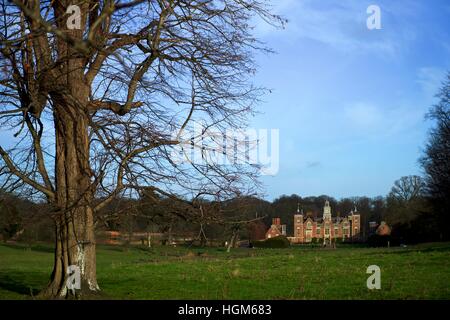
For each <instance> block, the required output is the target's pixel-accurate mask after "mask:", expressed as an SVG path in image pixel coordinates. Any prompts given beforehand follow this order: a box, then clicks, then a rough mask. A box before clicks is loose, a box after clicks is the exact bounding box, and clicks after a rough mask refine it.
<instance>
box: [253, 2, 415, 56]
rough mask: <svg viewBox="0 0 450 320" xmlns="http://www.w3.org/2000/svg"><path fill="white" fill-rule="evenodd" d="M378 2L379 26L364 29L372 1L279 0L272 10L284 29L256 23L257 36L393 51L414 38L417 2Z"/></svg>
mask: <svg viewBox="0 0 450 320" xmlns="http://www.w3.org/2000/svg"><path fill="white" fill-rule="evenodd" d="M378 2H381V4H380V7H381V17H382V30H368V29H367V26H366V20H367V17H368V14H367V13H366V9H367V7H368V6H369V5H370V4H373V1H365V0H364V1H359V0H358V1H355V0H354V1H330V0H325V1H312V0H303V1H294V0H281V1H278V2H277V4H276V5H275V8H274V10H275V12H276V13H278V14H281V15H283V16H285V17H286V18H287V19H288V20H289V23H288V25H287V27H286V30H285V31H277V30H274V29H273V28H270V27H267V26H266V25H264V23H258V24H257V28H256V31H257V32H258V33H259V35H260V36H269V35H273V33H274V32H275V34H276V36H277V37H284V38H289V39H290V40H292V41H296V40H298V39H309V40H313V41H317V42H320V43H322V44H325V45H328V46H330V47H333V48H335V49H337V50H340V51H345V52H358V51H359V52H361V51H364V52H367V51H369V50H370V51H374V52H378V53H380V54H383V55H389V56H393V55H396V54H397V53H398V52H399V51H400V50H401V49H402V48H403V47H404V46H405V45H406V44H407V43H408V42H409V41H411V40H413V39H414V38H415V33H414V32H413V31H412V30H414V28H412V27H411V26H412V24H413V23H414V22H413V20H414V18H415V17H416V15H417V12H418V11H420V9H419V7H418V5H417V4H412V5H408V6H406V5H405V4H404V3H403V4H400V5H399V4H395V3H393V1H388V2H386V1H378Z"/></svg>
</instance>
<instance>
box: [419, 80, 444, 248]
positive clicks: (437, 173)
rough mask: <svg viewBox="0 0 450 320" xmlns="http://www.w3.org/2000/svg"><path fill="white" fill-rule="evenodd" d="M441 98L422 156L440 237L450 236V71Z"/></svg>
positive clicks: (432, 117) (429, 196)
mask: <svg viewBox="0 0 450 320" xmlns="http://www.w3.org/2000/svg"><path fill="white" fill-rule="evenodd" d="M437 97H438V98H439V102H438V103H437V104H436V105H435V106H433V107H432V108H431V110H430V112H429V113H428V115H427V117H428V118H429V119H430V120H432V121H433V122H434V126H433V128H432V129H431V131H430V134H429V139H428V143H427V144H426V146H425V150H424V153H423V156H422V157H421V159H420V163H421V164H422V166H423V168H424V171H425V181H426V193H427V196H428V198H429V203H430V205H431V206H432V210H433V214H434V216H435V221H436V224H437V225H438V227H439V233H440V238H441V239H442V240H449V239H450V72H448V73H447V76H446V79H445V81H444V83H443V85H442V88H441V89H440V91H439V93H438V94H437Z"/></svg>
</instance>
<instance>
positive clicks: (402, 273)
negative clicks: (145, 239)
mask: <svg viewBox="0 0 450 320" xmlns="http://www.w3.org/2000/svg"><path fill="white" fill-rule="evenodd" d="M52 259H53V254H52V250H51V248H49V247H46V246H34V247H32V248H31V250H30V249H27V248H25V247H23V246H11V245H0V299H8V298H9V299H29V298H31V296H30V292H33V293H34V294H35V293H36V292H38V290H40V289H41V288H42V287H43V286H45V284H46V282H47V280H48V277H49V274H50V272H51V266H52ZM97 263H98V280H99V284H100V286H101V288H102V290H103V293H104V294H105V295H106V297H108V298H112V299H116V298H117V299H450V286H449V284H450V243H444V244H425V245H420V246H415V247H409V248H391V249H369V248H349V247H344V248H338V249H337V250H330V249H313V248H298V247H296V248H291V249H236V250H234V252H233V253H232V254H227V253H225V252H224V251H222V250H219V249H204V250H200V249H191V250H189V249H185V248H165V247H159V248H154V249H150V250H149V249H140V248H131V249H128V250H126V249H124V248H120V247H107V246H101V247H100V248H99V249H98V257H97ZM371 264H376V265H378V266H380V268H381V286H382V288H381V290H374V291H370V290H368V289H367V288H366V279H367V277H368V276H369V275H367V274H366V268H367V266H369V265H371Z"/></svg>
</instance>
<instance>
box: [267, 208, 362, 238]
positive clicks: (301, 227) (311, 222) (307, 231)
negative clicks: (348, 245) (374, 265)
mask: <svg viewBox="0 0 450 320" xmlns="http://www.w3.org/2000/svg"><path fill="white" fill-rule="evenodd" d="M279 220H280V219H279V218H276V219H274V220H273V221H274V223H273V224H272V226H271V227H270V229H269V230H268V231H267V233H266V238H272V237H274V236H278V235H280V234H281V229H280V228H279V226H280V225H281V222H280V221H279ZM360 233H361V216H360V214H359V213H357V212H356V211H352V212H350V214H349V215H348V216H347V217H344V218H339V217H334V218H333V217H332V216H331V206H330V203H329V202H328V201H326V202H325V206H324V210H323V217H322V218H320V219H314V218H312V217H310V216H305V215H304V214H303V212H300V211H299V210H297V213H296V214H295V215H294V235H293V237H289V240H290V241H291V242H292V243H309V242H312V241H316V242H317V241H320V242H323V243H325V244H326V243H331V242H334V241H336V240H340V241H351V240H360Z"/></svg>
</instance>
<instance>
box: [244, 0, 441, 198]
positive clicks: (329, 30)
mask: <svg viewBox="0 0 450 320" xmlns="http://www.w3.org/2000/svg"><path fill="white" fill-rule="evenodd" d="M273 4H274V11H275V12H276V13H278V14H281V15H283V16H284V17H285V18H287V19H288V20H289V23H288V24H287V26H286V28H285V30H277V29H274V28H272V27H270V26H267V25H265V24H264V23H262V22H257V23H256V29H255V32H256V34H257V36H258V37H259V38H260V39H261V40H263V41H265V42H266V44H267V45H268V46H269V47H271V48H273V49H274V50H275V51H276V52H277V54H275V55H263V54H261V55H259V56H258V58H257V63H258V65H259V73H258V75H257V78H256V80H255V82H256V83H257V84H258V85H262V86H265V87H269V88H271V89H273V91H272V93H271V94H269V95H267V96H266V97H265V98H264V103H262V104H261V105H260V106H259V111H260V112H261V114H260V115H258V116H257V117H255V118H254V119H253V121H252V126H254V127H256V128H279V130H280V169H279V172H278V174H277V175H275V176H267V177H263V179H262V180H263V182H264V184H265V186H266V194H267V198H268V199H273V198H275V197H277V196H279V195H281V194H292V193H297V194H299V195H301V196H306V195H320V194H328V195H331V196H334V197H337V198H340V197H347V196H363V195H367V196H377V195H386V194H387V193H388V192H389V190H390V188H391V186H392V184H393V183H394V181H395V180H396V179H398V178H400V177H401V176H404V175H411V174H421V168H420V166H419V164H418V158H419V156H420V154H421V148H422V147H423V146H424V143H425V141H426V136H427V131H428V129H429V127H430V125H431V124H430V123H429V122H427V121H426V120H425V119H424V116H425V113H426V112H427V110H428V109H429V107H430V106H431V105H432V104H433V103H434V102H435V98H434V95H435V93H436V92H437V90H438V88H439V86H440V83H441V81H442V80H443V77H444V75H445V73H446V71H447V70H450V59H449V57H450V41H449V40H450V19H449V18H450V2H449V1H444V0H443V1H439V0H430V1H413V0H405V1H400V0H396V1H379V0H371V1H364V0H354V1H351V0H346V1H337V0H335V1H318V0H314V1H313V0H309V1H305V0H303V1H301V0H277V1H273ZM371 4H375V5H378V6H379V7H380V8H381V24H382V29H381V30H369V29H368V28H367V26H366V19H367V17H368V16H369V15H368V14H367V13H366V9H367V7H368V6H369V5H371Z"/></svg>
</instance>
